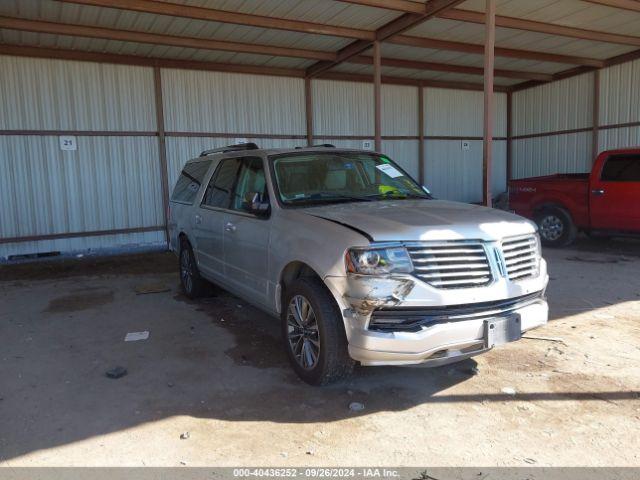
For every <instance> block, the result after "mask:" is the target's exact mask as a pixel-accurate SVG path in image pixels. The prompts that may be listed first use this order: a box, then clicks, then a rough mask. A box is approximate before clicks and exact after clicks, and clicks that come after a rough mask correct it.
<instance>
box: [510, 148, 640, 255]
mask: <svg viewBox="0 0 640 480" xmlns="http://www.w3.org/2000/svg"><path fill="white" fill-rule="evenodd" d="M509 208H511V209H512V210H513V211H515V213H517V214H519V215H522V216H524V217H528V218H531V219H533V220H534V221H535V222H536V223H537V224H538V228H539V231H540V238H541V239H542V242H543V243H544V244H545V245H548V246H554V247H562V246H566V245H569V244H570V243H571V242H573V240H575V238H576V235H577V234H578V231H584V232H586V233H587V234H589V235H591V234H594V235H597V236H614V235H628V234H631V235H640V147H639V148H629V149H621V150H609V151H606V152H602V153H601V154H600V155H598V158H597V159H596V161H595V163H594V164H593V169H592V170H591V173H584V174H582V173H578V174H559V175H549V176H545V177H533V178H522V179H519V180H511V181H510V182H509Z"/></svg>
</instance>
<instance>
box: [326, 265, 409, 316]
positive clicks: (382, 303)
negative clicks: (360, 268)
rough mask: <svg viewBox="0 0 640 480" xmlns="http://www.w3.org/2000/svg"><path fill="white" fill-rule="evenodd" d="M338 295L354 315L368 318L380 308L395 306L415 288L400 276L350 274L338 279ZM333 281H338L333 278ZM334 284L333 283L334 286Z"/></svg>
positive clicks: (407, 278) (407, 279) (404, 277)
mask: <svg viewBox="0 0 640 480" xmlns="http://www.w3.org/2000/svg"><path fill="white" fill-rule="evenodd" d="M340 279H341V280H342V281H341V282H339V283H341V284H342V285H339V287H340V288H338V290H339V291H340V294H341V296H342V298H343V299H344V302H345V303H346V304H347V305H348V307H349V308H351V309H353V310H354V311H355V313H357V314H359V315H363V316H369V315H370V314H371V312H373V310H375V309H376V308H381V307H393V306H397V305H399V304H400V303H402V302H403V301H404V299H405V298H406V297H407V296H408V295H409V294H410V293H411V291H412V290H413V288H414V287H415V281H414V280H413V279H412V278H409V277H406V276H400V275H388V276H374V275H357V274H350V275H348V276H346V277H340ZM334 280H336V281H337V280H338V279H337V278H336V277H334ZM335 283H336V282H334V284H335Z"/></svg>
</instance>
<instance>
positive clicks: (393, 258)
mask: <svg viewBox="0 0 640 480" xmlns="http://www.w3.org/2000/svg"><path fill="white" fill-rule="evenodd" d="M346 264H347V272H350V273H359V274H362V275H384V274H388V273H411V272H413V264H412V263H411V258H410V257H409V253H408V252H407V249H406V248H403V247H393V248H352V249H350V250H348V251H347V255H346Z"/></svg>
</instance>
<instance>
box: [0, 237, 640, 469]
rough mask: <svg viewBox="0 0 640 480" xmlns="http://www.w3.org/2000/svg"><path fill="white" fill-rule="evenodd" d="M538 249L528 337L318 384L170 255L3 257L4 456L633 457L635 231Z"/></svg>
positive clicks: (407, 461)
mask: <svg viewBox="0 0 640 480" xmlns="http://www.w3.org/2000/svg"><path fill="white" fill-rule="evenodd" d="M544 255H545V257H546V258H547V260H548V262H549V270H550V275H551V282H550V286H549V289H548V296H549V301H550V305H551V321H550V323H549V324H548V325H547V326H546V327H544V328H541V329H538V330H535V331H533V332H531V333H530V335H531V336H532V337H539V338H537V339H523V340H521V341H520V342H516V343H513V344H509V345H506V346H502V347H500V348H497V349H495V350H493V351H492V352H490V353H488V354H485V355H483V356H480V357H476V359H474V360H468V361H465V362H463V363H460V364H458V365H456V366H448V367H441V368H437V369H425V368H359V369H357V370H356V372H355V374H354V376H353V377H352V378H350V379H349V380H347V381H345V382H343V383H340V384H337V385H333V386H330V387H326V388H313V387H309V386H307V385H305V384H303V383H301V382H300V381H299V380H298V379H297V377H296V376H295V375H294V374H293V372H292V370H291V369H290V368H289V366H288V364H287V359H286V357H285V354H284V350H283V348H282V346H281V343H280V339H279V337H278V325H277V321H275V320H274V319H272V318H269V317H268V316H266V315H264V314H263V313H260V312H258V311H257V310H255V309H253V308H252V307H250V306H248V305H247V304H245V303H244V302H242V301H240V300H238V299H236V298H234V297H233V296H231V295H229V294H227V293H224V292H218V293H217V294H216V296H214V297H211V298H208V299H205V300H203V301H199V302H190V301H187V300H186V299H185V298H184V297H183V296H182V295H181V294H180V293H179V287H178V278H177V273H176V260H175V258H174V257H173V256H172V255H171V254H165V253H162V254H148V255H136V256H128V257H113V258H108V259H91V258H85V259H82V260H78V261H76V260H73V261H71V260H67V261H58V262H50V263H47V264H42V263H39V264H29V265H17V266H0V426H1V427H0V465H2V466H5V467H6V466H9V467H16V466H125V465H126V466H143V465H146V466H181V465H187V466H205V465H206V466H243V465H254V466H256V465H258V466H287V465H296V466H303V465H319V466H320V465H321V466H332V465H352V466H358V465H405V466H420V465H431V466H452V465H455V466H504V465H510V466H548V465H550V466H577V465H582V466H601V465H608V466H640V435H638V431H640V393H639V392H640V244H639V243H637V242H624V241H612V242H608V243H605V242H595V243H594V242H591V241H588V240H584V239H583V240H582V241H581V242H580V243H579V244H578V245H577V246H576V247H574V248H571V249H564V250H547V251H545V252H544ZM144 330H148V331H149V332H150V336H149V338H148V339H147V340H143V341H138V342H124V337H125V335H126V334H127V333H128V332H138V331H144ZM540 337H544V338H545V339H540ZM118 365H121V366H124V367H126V368H127V370H128V375H126V376H124V377H122V378H119V379H110V378H107V377H106V376H105V372H106V371H107V370H109V369H111V368H113V367H115V366H118ZM509 389H513V390H515V395H514V394H513V392H509ZM505 392H506V393H505ZM351 402H360V403H362V404H364V407H365V408H364V410H362V411H359V412H353V411H351V410H350V409H349V404H350V403H351ZM187 432H188V435H185V434H186V433H187ZM181 435H183V436H185V437H187V436H188V438H185V439H181Z"/></svg>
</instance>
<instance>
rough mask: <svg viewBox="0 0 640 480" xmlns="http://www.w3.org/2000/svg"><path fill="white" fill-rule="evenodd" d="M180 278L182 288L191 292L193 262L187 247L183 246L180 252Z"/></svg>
mask: <svg viewBox="0 0 640 480" xmlns="http://www.w3.org/2000/svg"><path fill="white" fill-rule="evenodd" d="M180 279H181V280H182V286H183V287H184V289H185V290H186V291H187V292H191V291H192V290H193V262H192V260H191V252H190V251H189V249H188V248H183V249H182V251H181V252H180Z"/></svg>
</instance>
